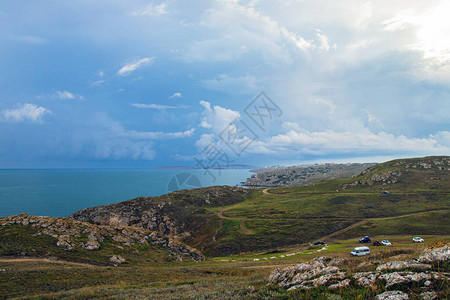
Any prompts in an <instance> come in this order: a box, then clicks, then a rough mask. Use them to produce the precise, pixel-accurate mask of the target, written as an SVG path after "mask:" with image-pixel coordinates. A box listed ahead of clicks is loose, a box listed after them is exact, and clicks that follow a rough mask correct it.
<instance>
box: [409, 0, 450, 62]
mask: <svg viewBox="0 0 450 300" xmlns="http://www.w3.org/2000/svg"><path fill="white" fill-rule="evenodd" d="M449 12H450V1H441V3H440V4H439V5H438V6H437V7H435V8H433V9H431V10H429V11H427V12H425V14H424V15H423V16H421V17H420V18H419V22H418V24H417V25H418V26H419V29H418V32H417V37H418V39H419V49H421V50H422V51H423V52H424V55H425V57H426V58H437V59H440V60H450V38H449V37H450V18H449V16H448V13H449Z"/></svg>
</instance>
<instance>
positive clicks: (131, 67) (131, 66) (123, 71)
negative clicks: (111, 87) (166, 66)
mask: <svg viewBox="0 0 450 300" xmlns="http://www.w3.org/2000/svg"><path fill="white" fill-rule="evenodd" d="M154 59H155V57H144V58H141V59H138V60H135V61H134V62H131V63H128V64H126V65H124V66H123V67H122V68H120V70H119V71H117V75H120V76H128V75H130V74H131V73H133V72H134V71H136V70H137V69H139V68H141V67H142V66H144V65H147V64H150V63H151V62H152V61H153V60H154Z"/></svg>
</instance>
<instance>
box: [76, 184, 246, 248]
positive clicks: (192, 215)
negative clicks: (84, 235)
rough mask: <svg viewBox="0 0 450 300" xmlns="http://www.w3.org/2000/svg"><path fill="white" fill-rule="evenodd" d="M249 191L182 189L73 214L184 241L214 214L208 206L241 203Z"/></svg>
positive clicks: (102, 222)
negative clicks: (206, 209)
mask: <svg viewBox="0 0 450 300" xmlns="http://www.w3.org/2000/svg"><path fill="white" fill-rule="evenodd" d="M248 192H250V191H249V190H248V189H244V188H241V187H231V186H214V187H207V188H199V189H193V190H182V191H176V192H173V193H170V194H167V195H163V196H160V197H140V198H136V199H132V200H128V201H124V202H120V203H116V204H111V205H103V206H97V207H92V208H85V209H82V210H79V211H77V212H75V213H73V214H71V215H70V216H69V217H70V218H72V219H75V220H78V221H82V222H90V223H94V224H98V225H109V226H133V227H141V228H146V229H148V230H151V231H157V232H160V233H162V234H164V235H169V236H171V237H173V238H177V239H179V240H184V239H188V238H189V237H191V236H192V235H195V233H196V232H197V231H198V230H200V229H201V228H203V227H204V226H205V224H207V223H208V222H209V221H210V218H211V217H213V216H214V215H213V214H211V215H209V216H206V214H204V212H205V207H216V206H225V205H231V204H234V203H238V202H240V201H242V200H243V197H244V196H245V195H246V194H247V193H248Z"/></svg>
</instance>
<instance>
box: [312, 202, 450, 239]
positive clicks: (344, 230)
mask: <svg viewBox="0 0 450 300" xmlns="http://www.w3.org/2000/svg"><path fill="white" fill-rule="evenodd" d="M443 210H447V209H435V210H429V211H421V212H415V213H411V214H406V215H401V216H393V217H382V218H369V219H365V220H362V221H359V222H357V223H355V224H352V225H350V226H348V227H345V228H344V229H341V230H338V231H336V232H333V233H332V234H329V235H327V236H324V237H321V238H320V239H318V240H321V241H322V240H327V239H330V238H332V237H334V236H337V235H339V234H341V233H344V232H347V231H349V230H351V229H353V228H355V227H358V226H360V225H363V224H364V223H367V222H370V221H379V220H393V219H401V218H405V217H410V216H418V215H422V214H426V213H430V212H436V211H443Z"/></svg>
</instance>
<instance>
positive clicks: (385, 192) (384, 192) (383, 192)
mask: <svg viewBox="0 0 450 300" xmlns="http://www.w3.org/2000/svg"><path fill="white" fill-rule="evenodd" d="M381 193H382V194H389V192H388V191H382V192H381Z"/></svg>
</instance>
